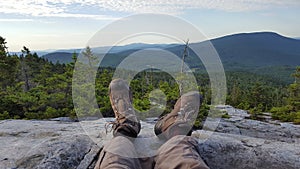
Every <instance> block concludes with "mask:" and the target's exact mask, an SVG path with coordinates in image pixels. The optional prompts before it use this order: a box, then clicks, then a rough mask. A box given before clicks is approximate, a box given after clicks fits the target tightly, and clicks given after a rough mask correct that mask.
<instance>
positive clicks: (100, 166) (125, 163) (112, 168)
mask: <svg viewBox="0 0 300 169" xmlns="http://www.w3.org/2000/svg"><path fill="white" fill-rule="evenodd" d="M134 157H137V154H136V152H135V147H134V145H133V143H132V142H131V140H129V139H128V138H126V137H123V136H117V137H114V138H113V139H112V140H111V141H110V143H109V144H107V145H105V146H104V148H103V150H102V151H101V153H100V156H99V159H98V161H97V163H96V166H95V169H141V168H142V167H141V165H140V162H139V159H138V158H134Z"/></svg>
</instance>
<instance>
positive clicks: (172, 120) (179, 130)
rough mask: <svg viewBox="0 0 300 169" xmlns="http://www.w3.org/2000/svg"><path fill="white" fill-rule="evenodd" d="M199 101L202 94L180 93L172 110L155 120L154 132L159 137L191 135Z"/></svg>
mask: <svg viewBox="0 0 300 169" xmlns="http://www.w3.org/2000/svg"><path fill="white" fill-rule="evenodd" d="M201 102H202V96H201V95H200V94H199V92H188V93H186V94H184V95H182V96H181V97H180V99H178V100H177V102H176V104H175V106H174V109H173V110H172V112H171V113H169V114H167V115H165V116H162V117H161V118H160V119H159V120H158V121H157V123H156V124H155V126H154V132H155V134H156V135H157V136H158V137H159V138H161V139H170V138H171V137H173V136H175V135H191V133H192V127H193V123H194V120H195V119H196V117H197V115H198V111H199V107H200V104H201Z"/></svg>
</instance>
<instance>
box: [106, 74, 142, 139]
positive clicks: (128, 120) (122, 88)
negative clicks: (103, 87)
mask: <svg viewBox="0 0 300 169" xmlns="http://www.w3.org/2000/svg"><path fill="white" fill-rule="evenodd" d="M109 98H110V103H111V106H112V108H113V111H114V113H115V117H116V121H114V122H112V124H113V126H112V129H113V135H114V136H118V135H123V136H128V137H133V138H136V137H137V135H138V134H139V132H140V130H141V124H140V122H139V120H138V119H137V117H136V115H135V111H134V109H133V107H132V94H131V91H130V88H129V86H128V84H127V82H126V81H124V80H122V79H115V80H113V81H112V82H111V83H110V85H109Z"/></svg>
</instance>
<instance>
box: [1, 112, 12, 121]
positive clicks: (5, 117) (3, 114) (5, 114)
mask: <svg viewBox="0 0 300 169" xmlns="http://www.w3.org/2000/svg"><path fill="white" fill-rule="evenodd" d="M9 118H10V116H9V113H8V112H7V111H4V112H3V113H0V120H4V119H9Z"/></svg>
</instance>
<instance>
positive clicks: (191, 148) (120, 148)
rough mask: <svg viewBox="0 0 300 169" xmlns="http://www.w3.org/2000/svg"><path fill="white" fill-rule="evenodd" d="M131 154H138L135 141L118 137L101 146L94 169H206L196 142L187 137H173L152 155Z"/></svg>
mask: <svg viewBox="0 0 300 169" xmlns="http://www.w3.org/2000/svg"><path fill="white" fill-rule="evenodd" d="M145 151H146V150H145ZM111 152H114V153H111ZM134 157H138V156H137V153H136V149H135V146H134V144H133V143H132V142H131V141H130V140H129V139H127V138H126V137H122V136H118V137H115V138H113V139H112V141H111V142H110V143H109V144H107V145H105V146H104V148H103V150H102V151H101V153H100V156H99V160H98V161H97V163H96V166H95V169H209V168H208V167H207V165H206V164H205V163H204V162H203V160H202V159H201V157H200V154H199V150H198V143H197V141H196V140H195V139H194V138H193V137H190V136H182V135H178V136H174V137H172V138H171V139H169V140H168V141H167V142H166V143H164V144H163V145H162V146H161V147H160V148H159V149H158V151H157V154H156V156H155V157H149V158H147V159H146V160H145V158H134Z"/></svg>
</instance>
